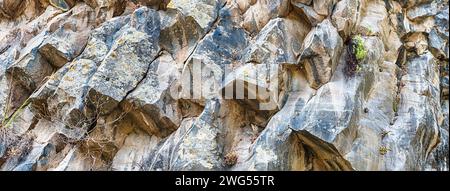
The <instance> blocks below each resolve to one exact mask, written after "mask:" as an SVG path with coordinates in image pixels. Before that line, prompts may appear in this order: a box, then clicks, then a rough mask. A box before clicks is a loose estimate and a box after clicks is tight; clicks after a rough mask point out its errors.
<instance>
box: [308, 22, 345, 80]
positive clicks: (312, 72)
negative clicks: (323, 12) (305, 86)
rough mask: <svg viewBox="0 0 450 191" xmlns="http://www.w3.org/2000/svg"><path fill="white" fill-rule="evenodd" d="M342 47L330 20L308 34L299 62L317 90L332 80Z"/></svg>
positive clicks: (341, 41) (341, 42)
mask: <svg viewBox="0 0 450 191" xmlns="http://www.w3.org/2000/svg"><path fill="white" fill-rule="evenodd" d="M342 47H343V40H342V39H341V37H340V36H339V33H338V31H337V30H336V28H334V27H333V25H332V24H331V22H330V21H329V20H328V19H326V20H324V21H323V22H322V23H320V24H318V25H317V26H316V27H314V28H313V29H312V30H311V31H310V32H309V33H308V35H307V36H306V38H305V40H304V42H303V45H302V49H301V54H300V57H299V62H300V64H302V65H303V66H304V68H305V70H306V74H307V78H308V82H309V84H310V86H311V87H312V88H315V89H317V88H319V87H320V86H321V85H323V84H325V83H327V82H328V81H329V80H330V78H331V76H332V75H333V72H334V71H335V70H336V66H337V64H338V61H339V57H340V54H341V50H342Z"/></svg>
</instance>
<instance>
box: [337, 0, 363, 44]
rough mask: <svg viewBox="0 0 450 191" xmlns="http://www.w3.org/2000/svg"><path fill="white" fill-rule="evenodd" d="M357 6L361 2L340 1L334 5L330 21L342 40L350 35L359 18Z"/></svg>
mask: <svg viewBox="0 0 450 191" xmlns="http://www.w3.org/2000/svg"><path fill="white" fill-rule="evenodd" d="M358 5H361V1H351V0H342V1H339V2H338V3H336V6H335V8H334V10H333V14H332V15H331V21H332V23H333V25H334V26H335V27H336V29H337V30H338V31H339V34H340V35H341V37H342V38H344V39H347V37H348V36H350V34H351V33H352V31H353V29H354V27H355V25H356V22H357V18H358V17H359V14H360V12H359V10H358Z"/></svg>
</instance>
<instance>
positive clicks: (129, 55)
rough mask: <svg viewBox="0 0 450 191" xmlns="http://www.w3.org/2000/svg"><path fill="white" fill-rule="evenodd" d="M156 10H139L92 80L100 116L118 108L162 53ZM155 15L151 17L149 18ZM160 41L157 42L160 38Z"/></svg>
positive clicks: (91, 92)
mask: <svg viewBox="0 0 450 191" xmlns="http://www.w3.org/2000/svg"><path fill="white" fill-rule="evenodd" d="M155 14H156V13H155V11H152V10H148V9H144V8H142V9H138V10H137V11H135V13H133V15H132V19H131V21H130V24H129V25H128V26H126V27H124V28H123V29H122V30H121V31H120V32H119V34H118V36H117V38H116V39H115V41H114V44H113V45H112V47H111V50H110V51H109V52H108V54H107V55H106V56H105V59H104V60H103V61H102V62H101V64H100V66H99V67H98V70H97V72H96V73H95V74H94V76H93V77H92V79H91V80H90V81H89V83H88V86H89V90H88V98H87V99H89V102H91V103H92V104H93V106H94V107H95V108H96V110H97V111H98V112H99V114H100V115H102V114H107V113H109V112H111V111H112V110H113V109H114V108H116V107H117V106H118V104H119V102H120V101H122V100H123V99H124V98H125V97H126V96H127V94H128V93H129V92H130V91H131V90H133V89H134V88H135V87H136V86H137V85H138V84H139V83H140V82H141V81H142V79H144V77H145V75H146V73H147V71H148V67H149V64H150V63H151V62H152V61H153V60H154V59H155V58H156V56H157V54H158V53H159V46H158V44H156V43H155V40H157V39H158V37H159V21H160V20H159V18H158V17H153V16H155ZM147 18H151V19H147ZM156 42H157V41H156Z"/></svg>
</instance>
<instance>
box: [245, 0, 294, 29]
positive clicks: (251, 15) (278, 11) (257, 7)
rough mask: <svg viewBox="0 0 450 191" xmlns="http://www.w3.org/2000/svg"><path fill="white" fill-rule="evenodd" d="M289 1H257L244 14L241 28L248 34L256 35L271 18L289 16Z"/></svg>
mask: <svg viewBox="0 0 450 191" xmlns="http://www.w3.org/2000/svg"><path fill="white" fill-rule="evenodd" d="M289 7H290V3H289V1H283V0H258V1H256V3H254V4H252V5H251V6H250V7H249V8H248V9H247V11H245V13H244V15H243V16H244V21H243V23H242V26H243V28H244V29H245V30H247V31H248V32H250V33H258V32H259V31H260V30H262V28H264V26H265V25H266V24H267V23H268V22H269V21H270V20H271V19H273V18H276V17H285V16H287V15H288V14H289Z"/></svg>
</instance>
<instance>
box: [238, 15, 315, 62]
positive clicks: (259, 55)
mask: <svg viewBox="0 0 450 191" xmlns="http://www.w3.org/2000/svg"><path fill="white" fill-rule="evenodd" d="M309 29H310V28H309V25H308V24H307V23H306V22H305V21H303V20H301V19H300V18H299V17H298V16H295V15H291V17H290V18H276V19H272V20H270V22H269V23H268V24H267V25H266V26H265V27H264V28H263V29H262V30H261V32H260V33H259V35H258V36H256V37H255V42H254V43H252V44H251V45H250V46H249V47H247V49H246V50H245V53H244V55H243V61H244V62H245V63H258V64H296V63H297V57H298V56H299V55H300V54H301V52H300V49H301V45H302V43H303V39H304V38H305V36H306V34H307V33H308V31H309Z"/></svg>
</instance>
